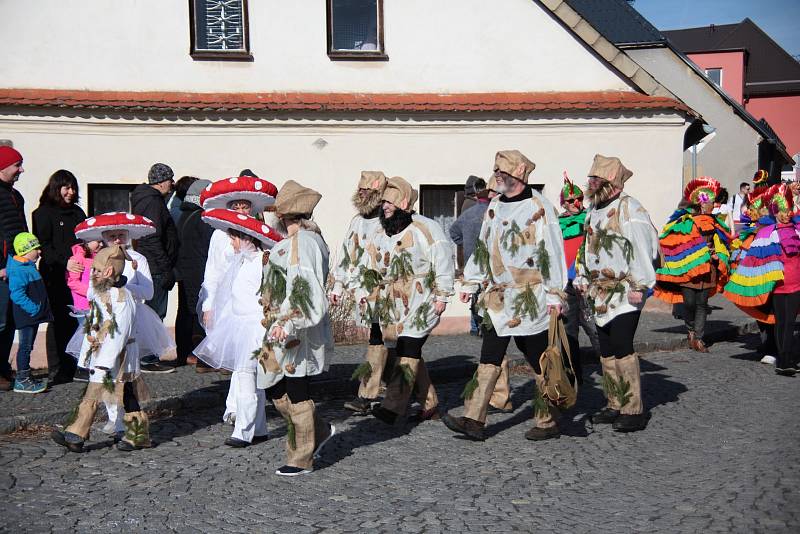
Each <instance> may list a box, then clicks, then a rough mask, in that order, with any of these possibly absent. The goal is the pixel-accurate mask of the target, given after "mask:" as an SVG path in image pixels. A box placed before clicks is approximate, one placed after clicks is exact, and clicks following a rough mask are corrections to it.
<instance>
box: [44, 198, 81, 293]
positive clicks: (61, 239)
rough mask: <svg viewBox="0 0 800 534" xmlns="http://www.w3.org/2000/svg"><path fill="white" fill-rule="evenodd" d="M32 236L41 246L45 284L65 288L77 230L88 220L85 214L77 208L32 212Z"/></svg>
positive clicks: (65, 207) (74, 205) (76, 240)
mask: <svg viewBox="0 0 800 534" xmlns="http://www.w3.org/2000/svg"><path fill="white" fill-rule="evenodd" d="M32 219H33V233H34V235H35V236H36V237H38V238H39V243H41V245H42V259H41V260H40V261H39V272H40V273H42V278H44V281H45V283H47V284H48V285H49V284H50V283H51V281H57V282H60V285H64V284H65V283H66V282H65V273H66V270H67V260H69V258H70V256H72V245H74V244H75V243H77V242H78V239H77V238H76V237H75V227H76V226H77V225H78V224H79V223H81V222H83V221H84V220H86V214H85V213H84V212H83V210H82V209H81V207H80V206H78V205H77V204H70V205H69V206H54V205H52V204H44V203H43V204H39V207H38V208H36V209H35V210H34V211H33V217H32Z"/></svg>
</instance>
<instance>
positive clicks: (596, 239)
mask: <svg viewBox="0 0 800 534" xmlns="http://www.w3.org/2000/svg"><path fill="white" fill-rule="evenodd" d="M658 250H659V244H658V233H657V232H656V229H655V227H654V226H653V223H652V222H651V221H650V215H649V214H648V213H647V210H645V209H644V207H643V206H642V205H641V204H640V203H639V201H638V200H636V199H635V198H633V197H631V196H629V195H626V194H625V193H622V194H621V195H620V196H619V197H618V198H616V199H614V200H613V201H611V202H610V203H609V204H608V205H607V206H604V207H602V208H599V209H598V208H594V207H593V208H592V209H591V210H589V213H587V215H586V238H585V239H584V242H583V246H582V247H581V251H580V252H579V253H578V260H577V262H576V272H577V277H576V278H575V282H574V283H575V285H576V286H578V287H586V286H588V289H587V294H586V296H587V300H588V302H589V307H590V309H592V310H593V311H594V317H595V321H596V322H597V325H598V326H603V325H605V324H607V323H608V322H609V321H611V320H612V319H614V318H615V317H617V316H619V315H622V314H623V313H629V312H633V311H636V310H641V309H642V308H643V307H644V303H645V299H646V297H647V293H648V290H649V289H651V288H653V287H654V286H655V284H656V272H655V269H654V267H653V261H654V260H655V258H656V257H657V256H658ZM631 291H642V292H643V296H642V302H641V303H640V304H637V305H633V304H631V303H629V302H628V293H629V292H631Z"/></svg>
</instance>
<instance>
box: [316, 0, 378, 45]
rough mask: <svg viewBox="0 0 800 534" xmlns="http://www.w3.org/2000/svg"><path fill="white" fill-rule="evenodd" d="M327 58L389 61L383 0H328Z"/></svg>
mask: <svg viewBox="0 0 800 534" xmlns="http://www.w3.org/2000/svg"><path fill="white" fill-rule="evenodd" d="M327 2H328V57H330V58H331V59H355V60H387V59H389V58H388V57H387V56H386V52H385V49H384V45H383V0H327Z"/></svg>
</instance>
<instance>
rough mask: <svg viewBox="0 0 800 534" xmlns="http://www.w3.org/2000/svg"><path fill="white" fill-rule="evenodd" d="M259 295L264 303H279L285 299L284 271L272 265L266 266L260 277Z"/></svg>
mask: <svg viewBox="0 0 800 534" xmlns="http://www.w3.org/2000/svg"><path fill="white" fill-rule="evenodd" d="M259 293H261V294H262V296H263V297H265V298H264V303H265V305H267V303H269V302H275V303H280V302H283V301H284V299H286V269H284V268H283V267H279V266H278V265H275V264H274V263H269V264H267V266H266V268H265V269H264V274H263V276H262V277H261V287H260V288H259Z"/></svg>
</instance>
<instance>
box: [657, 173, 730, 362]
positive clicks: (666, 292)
mask: <svg viewBox="0 0 800 534" xmlns="http://www.w3.org/2000/svg"><path fill="white" fill-rule="evenodd" d="M720 189H721V185H720V183H719V182H718V181H717V180H715V179H713V178H710V177H707V176H703V177H701V178H697V179H695V180H692V181H691V182H689V183H688V184H687V185H686V187H685V188H684V191H683V202H682V205H683V207H681V208H679V209H678V210H676V211H675V213H673V214H672V215H671V216H670V218H669V221H668V222H667V224H666V225H665V226H664V229H663V230H662V232H661V235H660V236H659V241H660V245H661V250H662V252H663V254H664V265H663V266H662V267H661V268H660V269H658V271H656V280H657V285H656V289H655V296H656V297H657V298H659V299H661V300H664V301H665V302H669V303H671V304H675V303H680V302H682V303H683V318H684V321H685V323H686V329H687V330H688V340H689V347H690V348H692V350H696V351H698V352H708V348H707V347H706V345H705V343H704V342H703V333H704V330H705V323H706V315H707V314H708V299H709V297H711V296H712V295H714V294H715V293H716V292H717V291H721V290H722V288H723V287H724V286H725V282H727V280H728V264H729V262H730V251H729V245H730V228H729V227H728V226H727V224H726V223H725V220H724V216H722V215H712V213H711V212H712V210H713V208H714V202H715V200H716V198H717V195H718V194H719V191H720Z"/></svg>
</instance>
